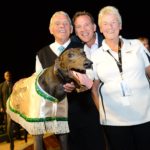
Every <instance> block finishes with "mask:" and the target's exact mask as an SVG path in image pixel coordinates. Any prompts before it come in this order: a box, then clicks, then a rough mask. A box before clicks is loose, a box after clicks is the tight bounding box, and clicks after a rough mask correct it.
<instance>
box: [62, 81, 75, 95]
mask: <svg viewBox="0 0 150 150" xmlns="http://www.w3.org/2000/svg"><path fill="white" fill-rule="evenodd" d="M74 89H75V85H74V83H73V82H71V83H66V84H64V90H65V92H67V93H71V92H72V91H73V90H74Z"/></svg>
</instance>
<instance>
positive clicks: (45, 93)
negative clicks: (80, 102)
mask: <svg viewBox="0 0 150 150" xmlns="http://www.w3.org/2000/svg"><path fill="white" fill-rule="evenodd" d="M45 70H46V69H44V70H43V71H41V72H40V73H39V75H38V76H37V78H36V81H35V89H36V92H37V93H38V94H39V95H40V96H42V97H43V98H44V99H47V100H50V101H52V102H58V99H56V98H55V97H53V96H51V95H49V94H48V93H47V92H46V91H44V90H43V89H42V88H41V87H40V85H39V83H38V81H39V77H40V76H41V75H42V74H43V72H44V71H45Z"/></svg>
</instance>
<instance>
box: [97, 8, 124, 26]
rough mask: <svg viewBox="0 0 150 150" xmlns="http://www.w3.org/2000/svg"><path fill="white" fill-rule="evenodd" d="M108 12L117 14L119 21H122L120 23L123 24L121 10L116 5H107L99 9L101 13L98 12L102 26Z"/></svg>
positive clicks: (99, 23) (99, 22)
mask: <svg viewBox="0 0 150 150" xmlns="http://www.w3.org/2000/svg"><path fill="white" fill-rule="evenodd" d="M106 14H114V15H116V16H117V18H118V21H119V23H120V25H121V26H122V18H121V15H120V13H119V10H118V9H117V8H116V7H114V6H106V7H103V8H102V9H101V10H100V11H99V14H98V25H99V26H101V23H102V17H103V16H104V15H106Z"/></svg>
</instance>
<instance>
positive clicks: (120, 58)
mask: <svg viewBox="0 0 150 150" xmlns="http://www.w3.org/2000/svg"><path fill="white" fill-rule="evenodd" d="M118 45H119V46H118V47H119V50H118V60H119V61H118V60H116V58H115V57H114V56H113V55H112V54H111V53H110V51H109V50H107V53H108V54H109V55H110V56H111V57H113V58H114V60H115V62H116V64H117V66H118V69H119V71H120V73H122V71H123V70H122V57H121V40H119V44H118Z"/></svg>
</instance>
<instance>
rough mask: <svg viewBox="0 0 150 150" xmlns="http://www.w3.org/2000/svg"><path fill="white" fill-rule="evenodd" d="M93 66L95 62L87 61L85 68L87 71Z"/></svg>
mask: <svg viewBox="0 0 150 150" xmlns="http://www.w3.org/2000/svg"><path fill="white" fill-rule="evenodd" d="M92 64H93V62H92V61H90V60H85V63H84V67H85V68H86V69H87V68H91V67H92Z"/></svg>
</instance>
